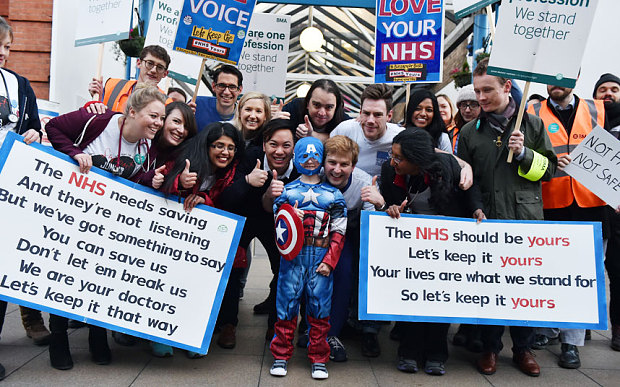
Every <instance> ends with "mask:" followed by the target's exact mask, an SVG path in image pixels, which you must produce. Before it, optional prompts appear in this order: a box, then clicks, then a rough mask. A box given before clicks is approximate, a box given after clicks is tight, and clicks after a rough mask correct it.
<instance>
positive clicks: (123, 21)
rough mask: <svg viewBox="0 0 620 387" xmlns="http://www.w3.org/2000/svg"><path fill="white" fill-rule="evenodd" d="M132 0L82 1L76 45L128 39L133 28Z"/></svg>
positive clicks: (79, 6) (78, 14)
mask: <svg viewBox="0 0 620 387" xmlns="http://www.w3.org/2000/svg"><path fill="white" fill-rule="evenodd" d="M131 4H132V0H88V1H80V2H79V3H78V9H77V19H76V21H77V26H76V28H75V46H76V47H78V46H86V45H88V44H95V43H102V42H110V41H114V40H120V39H127V38H128V37H129V30H130V28H131V26H130V23H131V12H132V11H131Z"/></svg>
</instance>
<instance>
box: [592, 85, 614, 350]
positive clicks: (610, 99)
mask: <svg viewBox="0 0 620 387" xmlns="http://www.w3.org/2000/svg"><path fill="white" fill-rule="evenodd" d="M592 95H593V97H594V99H600V100H601V101H603V103H604V104H605V118H606V119H607V124H608V126H609V128H608V129H609V133H611V135H612V136H614V137H615V138H617V139H618V140H620V78H619V77H617V76H616V75H614V74H610V73H606V74H603V75H601V77H600V78H599V80H598V81H596V84H595V85H594V92H593V93H592ZM607 210H608V211H607V213H608V215H609V242H608V243H607V251H606V252H605V268H606V269H607V276H608V277H609V319H610V320H611V349H613V350H614V351H620V207H619V208H611V207H609V208H608V209H607Z"/></svg>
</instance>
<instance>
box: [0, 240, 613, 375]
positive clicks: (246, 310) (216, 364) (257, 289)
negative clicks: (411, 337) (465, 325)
mask: <svg viewBox="0 0 620 387" xmlns="http://www.w3.org/2000/svg"><path fill="white" fill-rule="evenodd" d="M259 246H260V245H259ZM248 277H249V278H248V283H247V285H246V288H245V295H244V297H243V299H242V300H241V303H240V308H239V309H240V310H239V326H238V328H237V346H236V347H235V348H234V349H232V350H226V349H222V348H220V347H218V346H217V345H216V344H215V340H216V339H217V336H216V335H214V339H213V340H212V343H211V348H210V349H209V353H208V355H207V356H205V357H203V358H201V359H188V358H187V357H186V356H185V354H184V351H182V350H176V351H175V355H174V356H173V357H170V358H164V359H160V358H156V357H153V356H151V354H150V348H149V345H148V343H146V342H141V343H139V344H137V345H136V346H133V347H122V346H119V345H117V344H116V343H114V341H113V340H112V338H111V337H109V338H108V342H109V343H110V347H111V349H112V364H110V365H107V366H98V365H96V364H94V363H92V362H91V361H90V354H89V352H88V330H87V329H84V328H82V329H77V330H70V336H69V341H70V345H71V353H72V355H73V361H74V363H75V365H74V367H73V369H72V370H69V371H59V370H56V369H53V368H51V366H50V362H49V354H48V351H47V347H37V346H35V345H34V344H33V343H32V341H31V340H30V339H29V338H27V337H26V334H25V332H24V329H23V327H22V325H21V318H20V314H19V308H18V307H17V305H13V304H10V305H9V308H8V310H7V316H6V321H5V325H4V329H3V332H2V340H1V341H0V363H1V364H3V365H4V367H5V368H6V378H5V379H4V381H2V382H0V385H2V386H187V385H196V386H203V385H204V386H210V385H212V386H305V385H311V384H316V385H318V384H320V385H323V386H355V387H363V386H386V387H387V386H444V385H451V386H459V387H465V386H531V385H542V386H562V387H564V386H579V387H587V386H620V352H615V351H613V350H611V348H610V347H609V340H610V338H611V332H610V331H609V330H607V331H593V332H592V340H591V341H587V342H586V345H585V346H584V347H581V348H580V353H581V362H582V366H581V368H579V369H577V370H567V369H563V368H560V367H559V366H558V365H557V362H558V357H559V354H560V346H559V345H557V344H556V345H551V346H549V347H548V348H547V349H545V350H539V351H535V353H536V360H537V361H538V363H539V364H540V366H541V375H540V376H539V377H537V378H532V377H529V376H526V375H524V374H522V373H521V372H520V371H519V370H518V369H517V368H516V367H515V365H514V364H513V363H512V361H511V352H510V338H509V337H508V335H507V334H506V335H505V336H504V344H505V345H506V347H507V348H504V350H503V351H502V352H501V353H500V356H499V362H498V370H497V373H496V374H495V375H491V376H485V375H481V374H480V373H478V372H477V371H476V369H475V366H474V362H475V360H476V358H477V355H476V354H472V353H470V352H467V351H466V350H464V349H463V348H460V347H452V346H450V358H449V360H448V362H447V363H446V375H444V376H429V375H426V374H425V373H424V372H418V373H417V374H405V373H402V372H399V371H398V370H397V369H396V360H397V356H396V349H397V343H396V342H394V341H391V340H390V339H389V337H388V334H389V330H390V327H388V326H385V327H384V329H383V330H382V332H381V333H380V335H379V341H380V343H381V356H379V357H377V358H373V359H371V358H365V357H363V356H362V354H361V347H360V343H359V340H356V339H355V338H352V339H345V340H343V343H344V345H345V347H346V348H347V352H348V356H349V360H348V361H347V362H344V363H334V362H330V363H328V365H327V367H328V370H329V379H327V380H324V381H315V380H313V379H312V378H311V376H310V363H309V361H308V359H307V357H306V355H305V350H304V349H300V348H295V354H294V355H293V358H292V359H291V361H290V362H289V367H288V375H287V376H286V377H284V378H276V377H273V376H271V375H270V374H269V368H270V367H271V363H272V361H273V358H272V356H271V353H270V352H269V348H268V346H267V343H266V342H265V331H266V324H267V316H256V315H254V314H253V313H252V307H253V306H254V305H255V304H257V303H259V302H261V301H263V300H264V299H265V297H266V296H267V293H268V287H267V285H268V283H269V281H270V280H271V272H270V270H269V262H268V260H267V257H266V255H265V253H264V251H262V250H261V249H257V251H256V254H255V257H254V260H253V262H252V267H251V270H250V274H249V276H248ZM45 319H46V321H47V316H45ZM455 331H456V326H455V325H453V326H452V327H451V330H450V338H451V337H452V335H453V334H454V333H455Z"/></svg>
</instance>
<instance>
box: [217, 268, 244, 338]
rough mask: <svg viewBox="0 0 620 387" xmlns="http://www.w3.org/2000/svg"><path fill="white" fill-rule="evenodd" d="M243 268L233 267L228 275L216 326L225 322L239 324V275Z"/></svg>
mask: <svg viewBox="0 0 620 387" xmlns="http://www.w3.org/2000/svg"><path fill="white" fill-rule="evenodd" d="M244 270H245V269H244V268H235V267H233V268H232V270H231V271H230V276H229V277H228V284H227V285H226V290H225V291H224V297H223V298H222V306H221V307H220V313H219V315H218V316H217V326H219V327H221V326H222V325H225V324H232V325H234V326H237V324H239V318H238V315H239V289H240V288H241V286H240V285H241V275H242V274H243V271H244Z"/></svg>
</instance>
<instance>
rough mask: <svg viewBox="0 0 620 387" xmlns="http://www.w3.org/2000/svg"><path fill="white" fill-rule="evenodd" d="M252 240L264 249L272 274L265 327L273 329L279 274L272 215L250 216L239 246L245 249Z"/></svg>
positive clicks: (278, 253) (278, 256)
mask: <svg viewBox="0 0 620 387" xmlns="http://www.w3.org/2000/svg"><path fill="white" fill-rule="evenodd" d="M254 238H257V239H258V240H259V241H260V243H261V244H262V245H263V247H264V248H265V251H266V252H267V257H268V258H269V265H270V266H271V273H272V274H273V277H272V279H271V281H270V282H269V295H270V296H272V297H273V305H272V307H271V310H270V311H269V318H268V320H267V326H268V327H270V328H273V325H274V324H275V323H276V319H277V317H276V302H275V301H276V298H275V296H276V290H277V289H278V273H279V272H280V252H279V251H278V248H277V247H276V231H275V225H274V223H273V215H272V214H269V213H266V212H265V215H264V216H252V217H248V218H247V219H246V221H245V226H244V227H243V233H242V234H241V240H240V241H239V246H241V247H243V248H245V249H247V248H248V247H249V246H250V242H251V241H252V239H254Z"/></svg>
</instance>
